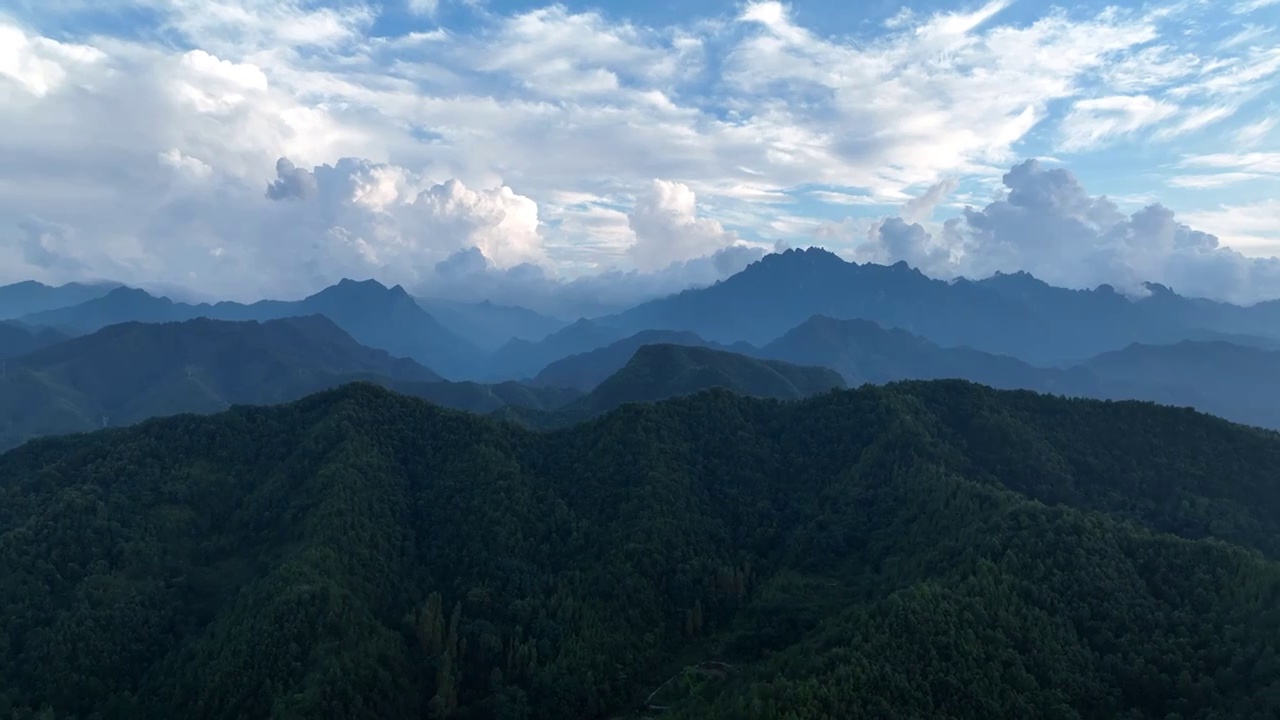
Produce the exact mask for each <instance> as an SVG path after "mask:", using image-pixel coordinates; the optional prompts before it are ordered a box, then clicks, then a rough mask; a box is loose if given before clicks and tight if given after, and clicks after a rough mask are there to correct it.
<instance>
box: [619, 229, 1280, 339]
mask: <svg viewBox="0 0 1280 720" xmlns="http://www.w3.org/2000/svg"><path fill="white" fill-rule="evenodd" d="M1155 296H1156V297H1155V299H1151V298H1148V300H1147V301H1146V302H1141V303H1135V302H1133V301H1130V300H1129V299H1127V298H1125V297H1124V296H1121V295H1119V294H1118V293H1116V292H1115V291H1114V290H1113V289H1111V288H1109V287H1104V288H1101V289H1098V290H1090V291H1072V290H1064V289H1061V288H1054V287H1051V286H1049V285H1047V284H1045V283H1042V282H1040V281H1039V280H1036V279H1035V278H1032V277H1031V276H1029V275H1026V274H1017V275H1010V276H998V277H996V278H992V279H988V280H984V281H979V282H973V281H968V280H959V281H956V282H951V283H949V282H945V281H942V280H934V279H931V278H928V277H926V276H925V275H924V274H923V273H921V272H919V271H918V270H915V269H912V268H911V267H909V266H908V265H907V264H906V263H902V262H899V263H897V264H894V265H890V266H884V265H874V264H863V265H859V264H857V263H851V262H846V261H844V260H842V259H841V258H839V257H837V256H836V255H834V254H832V253H830V252H827V251H826V250H821V249H817V248H811V249H808V250H787V251H786V252H783V253H777V254H773V255H768V256H766V257H764V258H763V259H761V260H760V261H758V262H756V263H753V264H752V265H750V266H748V267H747V268H746V269H745V270H743V271H742V272H740V273H738V274H737V275H734V276H733V277H730V278H728V279H727V280H724V281H722V282H719V283H716V284H715V285H712V286H710V287H707V288H700V289H694V290H686V291H684V292H682V293H679V294H677V295H673V296H670V297H667V298H662V299H658V300H653V301H650V302H647V303H644V304H641V305H639V306H637V307H635V308H632V309H631V310H627V311H625V312H622V313H619V314H617V315H612V316H609V317H606V318H601V319H600V322H601V323H603V324H608V325H611V326H613V327H616V328H618V329H619V331H621V332H623V333H625V334H632V333H635V332H638V331H640V330H644V329H669V330H685V331H690V332H694V333H697V334H698V335H700V336H702V337H703V338H706V339H708V340H714V341H717V342H734V341H738V340H742V341H746V342H749V343H752V344H755V345H763V344H765V343H768V342H770V341H772V340H773V339H775V338H777V337H779V336H780V335H782V334H783V333H785V332H787V331H788V330H790V329H791V328H793V327H795V326H796V325H798V324H800V323H802V322H804V321H805V320H806V319H808V318H810V317H812V316H814V315H825V316H829V317H833V318H839V319H851V318H861V319H865V320H871V321H873V322H876V323H878V324H880V325H882V326H884V327H895V328H902V329H904V330H908V331H910V332H912V333H914V334H916V335H919V336H921V337H924V338H926V339H928V340H930V341H932V342H934V343H936V344H938V345H941V346H944V347H958V346H969V347H972V348H974V349H977V350H982V351H984V352H989V353H996V354H1005V355H1011V356H1014V357H1017V358H1020V359H1023V360H1026V361H1028V362H1031V363H1033V364H1042V365H1043V364H1066V363H1073V362H1077V361H1080V360H1082V359H1084V358H1087V357H1090V356H1092V355H1095V354H1097V353H1099V352H1105V351H1108V350H1116V349H1120V348H1122V347H1124V346H1126V345H1128V344H1129V343H1131V342H1136V341H1142V342H1148V343H1168V342H1177V341H1179V340H1183V339H1188V338H1193V339H1234V340H1235V341H1237V342H1242V343H1253V342H1257V343H1260V344H1264V345H1270V344H1272V343H1273V342H1274V338H1273V337H1270V336H1269V337H1268V338H1267V339H1260V338H1248V337H1232V336H1231V335H1230V331H1229V330H1224V329H1222V328H1221V327H1217V326H1206V325H1201V324H1197V323H1208V322H1210V321H1211V320H1212V318H1213V317H1216V316H1215V315H1214V314H1212V313H1210V314H1200V315H1194V314H1190V315H1189V314H1188V313H1187V312H1184V306H1185V305H1186V303H1182V302H1174V303H1170V302H1169V298H1165V297H1163V293H1155ZM1191 305H1196V303H1191ZM1171 307H1173V308H1174V309H1170V308H1171ZM1219 309H1222V307H1221V306H1220V308H1219ZM1264 310H1265V309H1264ZM1264 310H1254V311H1253V312H1255V313H1261V312H1263V311H1264ZM1223 312H1226V311H1225V310H1223ZM1232 312H1236V313H1243V314H1245V315H1248V313H1249V312H1250V311H1249V310H1248V309H1243V308H1235V310H1233V311H1232ZM1215 322H1216V321H1215ZM1239 328H1240V323H1238V322H1237V323H1236V324H1235V325H1232V326H1231V330H1238V329H1239ZM1275 333H1280V330H1275V331H1273V333H1272V334H1273V335H1274V334H1275Z"/></svg>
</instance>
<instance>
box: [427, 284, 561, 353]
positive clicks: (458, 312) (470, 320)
mask: <svg viewBox="0 0 1280 720" xmlns="http://www.w3.org/2000/svg"><path fill="white" fill-rule="evenodd" d="M417 300H418V304H419V305H421V306H422V307H423V309H425V310H426V311H427V312H428V313H430V314H431V316H432V317H434V318H435V319H436V320H437V321H439V322H440V324H441V325H443V326H445V327H446V328H448V330H449V331H450V332H452V333H454V334H455V335H457V336H459V337H462V338H465V339H466V340H467V341H468V342H470V343H471V344H473V345H475V346H476V347H478V348H480V349H481V350H483V351H485V352H492V351H494V350H496V349H498V348H499V347H501V346H502V345H504V344H506V343H507V342H509V341H511V340H513V339H514V340H524V341H527V342H536V341H538V340H541V339H543V338H545V337H546V336H548V335H550V334H551V333H554V332H556V331H557V330H560V329H561V328H563V327H565V326H566V325H568V324H569V323H567V322H565V321H563V320H560V319H559V318H553V317H549V316H547V315H543V314H542V313H539V312H536V311H534V310H530V309H528V308H523V307H518V306H515V305H499V304H497V303H492V302H489V301H488V300H485V301H482V302H458V301H455V300H445V299H442V298H421V297H420V298H418V299H417Z"/></svg>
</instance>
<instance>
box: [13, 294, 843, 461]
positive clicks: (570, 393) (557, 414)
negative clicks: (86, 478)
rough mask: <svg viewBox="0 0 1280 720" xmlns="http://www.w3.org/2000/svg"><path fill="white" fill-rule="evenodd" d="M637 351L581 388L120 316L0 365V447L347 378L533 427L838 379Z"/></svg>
mask: <svg viewBox="0 0 1280 720" xmlns="http://www.w3.org/2000/svg"><path fill="white" fill-rule="evenodd" d="M640 350H641V351H642V352H637V353H635V356H634V357H633V358H631V359H630V362H629V363H627V364H626V367H625V368H619V372H618V377H617V378H616V379H614V380H612V381H606V382H605V383H602V384H600V386H599V387H595V388H593V389H592V390H591V392H589V393H587V394H584V393H583V391H580V390H577V389H575V388H571V387H569V388H564V387H556V386H534V385H526V384H522V383H516V382H510V381H508V382H501V383H493V384H481V383H476V382H470V381H462V382H451V381H446V380H444V379H443V378H441V377H440V376H439V375H437V374H435V373H434V372H432V371H431V370H428V369H427V368H425V367H423V366H422V365H419V364H418V363H417V362H415V361H413V360H411V359H408V358H394V357H392V356H391V355H389V354H388V353H387V352H385V351H383V350H375V349H372V348H368V347H365V346H363V345H360V344H359V343H357V342H356V341H355V340H354V339H353V338H352V337H351V336H350V335H348V334H347V333H346V332H345V331H343V330H342V329H341V328H339V327H338V326H337V325H336V324H335V323H333V322H332V321H331V320H329V319H328V318H327V317H325V316H322V315H310V316H302V317H292V318H285V319H281V320H269V321H264V322H261V323H260V322H258V321H252V320H251V321H239V322H236V321H225V320H209V319H207V318H197V319H195V320H187V321H185V322H168V323H140V322H129V323H121V324H118V325H110V326H107V327H106V328H103V329H102V330H99V331H97V332H95V333H92V334H89V335H84V336H80V337H77V338H73V339H70V340H67V341H65V342H61V343H58V344H55V345H51V346H48V347H45V348H42V349H40V350H37V351H34V352H30V353H27V354H24V355H19V356H17V357H14V358H10V359H8V360H6V361H5V365H4V368H3V372H2V373H0V451H2V450H6V449H9V448H11V447H14V446H16V445H19V444H21V443H22V442H25V441H26V440H29V439H31V438H35V437H43V436H46V435H61V434H67V433H78V432H87V431H91V430H96V429H100V428H102V427H109V426H110V427H116V426H123V425H130V424H133V423H136V422H139V421H141V420H145V419H148V418H153V417H158V416H165V415H176V414H184V413H210V412H218V411H221V410H225V409H227V408H229V407H231V406H234V405H264V404H272V403H280V402H286V401H290V400H296V399H298V398H301V397H303V396H305V395H308V394H310V393H313V392H317V391H320V390H324V389H327V388H332V387H337V386H339V385H342V384H345V383H349V382H353V381H357V380H361V381H368V382H373V383H376V384H378V385H381V386H383V387H386V388H389V389H392V390H395V391H397V392H400V393H403V394H406V395H412V396H415V397H419V398H423V399H426V400H430V401H431V402H434V403H436V404H439V405H442V406H445V407H450V408H456V409H459V410H465V411H468V412H472V413H476V414H482V415H484V414H491V413H495V412H498V411H502V410H507V411H509V412H508V413H507V414H506V415H505V416H506V417H508V418H510V419H512V420H515V421H517V422H519V423H521V424H524V425H527V426H536V427H557V426H564V425H568V424H572V423H574V422H578V421H581V420H586V419H588V418H591V417H594V416H596V415H599V414H601V413H604V412H607V411H608V410H611V409H613V408H615V407H617V406H619V405H622V404H624V403H628V402H653V401H656V400H661V399H665V398H668V397H673V396H675V395H681V394H687V393H692V392H696V391H698V390H703V389H708V388H712V387H721V388H726V389H729V390H732V391H734V392H737V393H740V394H743V395H749V396H759V397H776V398H784V399H798V398H800V397H804V396H806V395H809V394H813V393H817V392H822V391H825V390H827V389H830V388H833V387H843V385H844V383H843V381H841V380H840V377H839V375H837V374H836V373H835V372H834V371H831V370H827V369H825V368H801V367H795V366H792V365H789V364H787V363H781V362H765V361H760V360H756V359H753V358H748V357H744V356H741V355H734V354H731V353H712V352H706V353H698V352H695V350H696V349H694V348H683V347H677V346H673V345H654V346H649V347H644V348H641V349H640Z"/></svg>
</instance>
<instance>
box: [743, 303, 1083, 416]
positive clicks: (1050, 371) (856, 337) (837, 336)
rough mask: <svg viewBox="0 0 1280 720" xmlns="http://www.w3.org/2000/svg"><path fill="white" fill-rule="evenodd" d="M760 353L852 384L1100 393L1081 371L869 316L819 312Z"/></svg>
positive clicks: (1075, 393)
mask: <svg viewBox="0 0 1280 720" xmlns="http://www.w3.org/2000/svg"><path fill="white" fill-rule="evenodd" d="M759 355H760V356H761V357H769V358H776V359H778V360H785V361H787V362H793V363H804V364H809V365H821V366H823V367H829V368H832V369H834V370H836V371H837V372H839V373H840V374H841V376H843V377H844V379H845V381H847V382H848V383H849V384H850V385H854V386H856V385H861V384H862V383H877V384H883V383H888V382H894V381H897V380H936V379H944V378H959V379H965V380H971V381H973V382H978V383H982V384H983V385H989V386H991V387H995V388H1004V389H1027V390H1036V391H1039V392H1053V393H1058V394H1067V395H1089V396H1094V397H1097V396H1100V395H1102V394H1103V392H1102V390H1103V389H1102V388H1101V387H1100V384H1099V383H1098V380H1097V378H1095V377H1093V376H1092V375H1091V374H1090V373H1088V372H1087V371H1084V370H1078V369H1071V370H1060V369H1054V368H1040V367H1035V366H1032V365H1029V364H1027V363H1025V362H1023V361H1021V360H1019V359H1017V358H1013V357H1009V356H1007V355H994V354H992V353H985V352H982V351H980V350H974V349H972V348H967V347H957V348H944V347H941V346H939V345H937V344H936V343H932V342H930V341H928V340H926V339H924V338H922V337H920V336H918V335H913V334H911V333H909V332H907V331H905V330H902V329H899V328H891V329H886V328H883V327H881V326H879V325H877V324H876V323H874V322H871V321H869V320H837V319H835V318H830V317H825V316H821V315H817V316H814V317H812V318H809V319H808V320H806V321H805V322H803V323H801V324H800V325H798V326H796V327H795V328H793V329H791V330H790V331H788V332H787V333H786V334H785V335H783V336H782V337H780V338H778V339H777V340H774V341H773V342H771V343H769V344H768V345H765V346H764V347H763V348H761V349H760V350H759Z"/></svg>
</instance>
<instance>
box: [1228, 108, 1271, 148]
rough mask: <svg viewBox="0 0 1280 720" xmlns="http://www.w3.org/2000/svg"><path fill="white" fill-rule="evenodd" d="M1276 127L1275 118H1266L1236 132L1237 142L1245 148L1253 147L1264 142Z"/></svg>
mask: <svg viewBox="0 0 1280 720" xmlns="http://www.w3.org/2000/svg"><path fill="white" fill-rule="evenodd" d="M1275 127H1276V118H1275V116H1274V115H1273V116H1271V117H1265V118H1263V119H1261V120H1259V121H1257V122H1254V123H1249V124H1248V125H1245V126H1244V127H1241V128H1240V129H1238V130H1236V132H1235V136H1234V137H1235V141H1236V143H1237V144H1240V145H1244V146H1253V145H1257V144H1258V143H1260V142H1262V141H1263V139H1265V138H1266V137H1267V135H1269V134H1270V133H1271V131H1272V130H1273V129H1274V128H1275Z"/></svg>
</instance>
